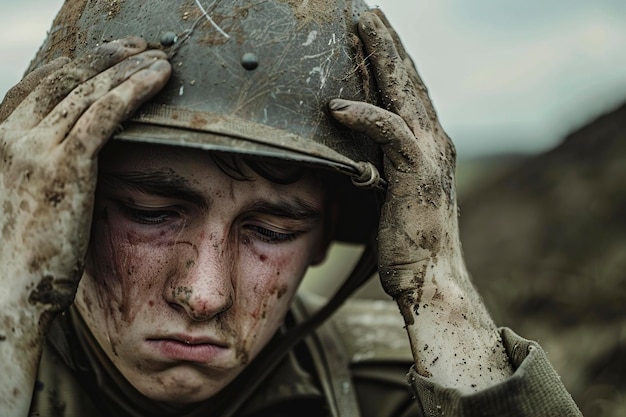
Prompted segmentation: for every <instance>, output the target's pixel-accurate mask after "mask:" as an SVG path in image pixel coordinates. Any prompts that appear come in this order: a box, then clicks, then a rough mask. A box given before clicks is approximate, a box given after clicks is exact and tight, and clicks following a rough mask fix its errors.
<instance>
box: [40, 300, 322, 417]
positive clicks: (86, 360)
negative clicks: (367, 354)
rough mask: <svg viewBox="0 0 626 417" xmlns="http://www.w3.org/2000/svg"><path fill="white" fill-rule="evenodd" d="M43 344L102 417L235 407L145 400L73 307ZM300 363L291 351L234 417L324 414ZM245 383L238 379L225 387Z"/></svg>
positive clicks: (191, 416) (181, 415)
mask: <svg viewBox="0 0 626 417" xmlns="http://www.w3.org/2000/svg"><path fill="white" fill-rule="evenodd" d="M48 341H49V343H50V345H51V346H52V347H53V348H54V350H55V351H56V352H57V353H58V355H59V356H60V357H61V358H62V359H63V361H64V362H65V363H66V365H67V366H68V367H69V368H70V369H72V370H73V371H74V372H75V374H76V375H77V377H78V378H79V379H80V380H81V383H82V384H84V385H85V386H86V387H88V392H89V393H90V395H91V397H92V399H93V401H94V402H95V403H96V405H97V407H98V408H99V409H102V410H107V412H106V413H105V414H107V415H117V416H128V417H144V416H154V417H170V416H178V417H199V416H203V417H207V416H210V415H211V409H212V408H213V407H212V405H214V404H216V403H217V402H223V401H229V402H230V401H237V400H236V399H235V398H233V399H230V398H226V399H225V398H221V397H220V394H219V393H218V394H217V395H216V396H215V397H214V398H211V399H209V400H207V401H205V402H202V403H199V404H194V405H191V406H188V407H185V408H184V409H180V408H174V407H171V406H168V405H166V404H161V403H156V402H154V401H152V400H150V399H148V398H146V397H145V396H143V395H142V394H141V393H139V392H138V391H137V390H136V389H135V388H134V387H133V386H132V385H131V384H130V383H129V382H128V381H127V380H126V379H125V378H124V377H123V376H122V374H121V373H120V372H119V371H118V370H117V368H115V366H114V365H113V364H112V363H111V361H110V360H109V359H108V357H107V356H106V354H105V353H104V351H103V350H102V349H101V347H100V345H99V344H98V343H97V342H96V340H95V338H94V337H93V335H92V333H91V331H90V330H89V329H88V327H87V326H86V324H85V322H84V321H83V319H82V318H81V317H80V314H79V313H78V311H77V310H76V309H75V308H74V307H72V308H70V310H69V311H68V312H66V313H65V314H64V315H62V316H60V317H59V318H58V319H57V320H55V322H54V324H53V326H52V328H51V330H50V332H49V334H48ZM300 362H301V360H299V358H298V357H297V356H296V354H295V353H294V352H293V351H291V352H289V353H288V354H287V355H286V356H285V358H284V359H283V360H282V361H281V362H280V363H279V365H278V366H277V367H276V369H275V370H274V371H273V372H272V373H271V374H270V375H269V376H268V377H267V378H266V381H264V382H263V383H262V384H261V385H260V387H259V388H258V389H257V390H256V392H255V393H253V394H252V396H251V397H250V398H249V399H248V400H247V401H246V403H245V404H241V405H240V406H239V411H237V412H236V415H237V416H241V417H243V416H256V415H263V414H265V411H266V410H270V409H280V408H281V407H289V405H290V404H294V403H300V404H301V403H303V402H304V403H306V404H308V405H309V406H311V407H314V408H318V409H319V410H324V409H325V401H324V398H323V396H322V394H321V393H320V390H319V389H318V388H317V386H316V384H315V382H314V378H313V377H312V376H311V374H310V373H308V372H307V371H306V370H305V369H304V368H303V367H302V366H301V363H300ZM245 383H246V381H241V378H238V379H236V380H235V381H233V382H232V383H231V384H245Z"/></svg>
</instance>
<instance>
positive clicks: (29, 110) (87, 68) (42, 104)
mask: <svg viewBox="0 0 626 417" xmlns="http://www.w3.org/2000/svg"><path fill="white" fill-rule="evenodd" d="M146 48H147V43H146V41H145V40H143V39H142V38H139V37H136V36H133V37H128V38H123V39H119V40H116V41H113V42H108V43H105V44H103V45H100V46H98V47H97V48H95V49H94V50H93V51H92V52H91V53H90V54H88V55H84V56H82V57H80V58H77V59H75V60H74V61H72V62H70V63H69V64H67V65H65V66H63V67H62V68H61V69H60V70H58V71H56V72H54V73H52V74H50V75H49V76H48V77H46V78H45V79H44V80H43V81H42V82H41V84H39V85H38V86H37V88H35V90H34V91H33V92H32V93H31V94H29V95H28V97H26V99H24V101H23V102H22V103H21V104H20V105H19V106H18V108H17V109H16V111H15V112H13V115H12V117H11V121H12V122H13V116H14V115H16V114H19V115H22V117H19V121H17V120H16V123H17V124H18V126H17V127H21V128H30V127H33V126H36V125H37V124H39V122H40V121H41V120H42V119H43V118H44V117H46V116H47V115H48V113H50V111H51V110H52V109H53V108H54V107H55V106H56V105H57V104H58V103H59V102H60V101H61V100H62V99H64V98H65V97H66V96H67V95H68V94H69V93H70V92H71V91H72V90H73V89H74V88H76V87H77V86H78V85H79V84H82V83H84V82H85V81H87V80H88V79H90V78H92V77H94V76H95V75H97V74H99V73H101V72H102V71H104V70H105V69H107V68H109V67H111V66H113V65H115V64H116V63H118V62H120V61H122V60H124V59H125V58H127V57H129V56H131V55H135V54H137V53H139V52H142V51H144V50H145V49H146ZM23 115H29V117H23ZM16 118H17V117H16Z"/></svg>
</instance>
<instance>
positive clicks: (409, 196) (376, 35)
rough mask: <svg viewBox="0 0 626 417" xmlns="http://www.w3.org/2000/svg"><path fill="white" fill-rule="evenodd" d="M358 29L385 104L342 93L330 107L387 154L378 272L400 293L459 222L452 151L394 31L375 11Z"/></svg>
mask: <svg viewBox="0 0 626 417" xmlns="http://www.w3.org/2000/svg"><path fill="white" fill-rule="evenodd" d="M359 33H360V36H361V39H362V41H363V44H364V46H365V49H366V50H365V54H366V56H368V57H369V62H370V65H371V67H370V69H371V70H372V71H373V73H374V75H375V77H376V81H377V85H378V88H379V89H380V92H381V94H382V100H383V104H384V106H385V107H386V109H383V108H380V107H377V106H375V105H372V104H368V103H364V102H354V101H347V100H339V99H337V100H333V101H332V102H331V104H330V108H331V110H332V113H333V115H334V116H335V118H336V119H337V120H339V121H340V122H342V123H343V124H345V125H347V126H349V127H351V128H353V129H355V130H358V131H361V132H363V133H365V134H366V135H367V136H369V137H370V138H372V139H373V140H375V141H376V142H377V143H378V144H380V146H381V148H382V150H383V152H384V155H385V158H384V169H385V177H386V179H387V182H388V188H387V195H386V201H385V204H384V206H383V210H382V217H381V221H380V226H379V235H378V239H379V252H380V255H379V256H380V259H379V262H380V264H379V272H380V273H381V279H382V282H383V286H384V288H385V290H386V291H387V292H388V293H389V294H390V295H391V296H393V297H394V298H397V297H398V296H399V295H400V294H401V293H402V292H405V291H413V290H415V289H418V286H420V285H422V284H423V283H421V282H420V281H421V280H420V279H419V277H417V279H416V277H415V275H416V272H415V268H418V269H421V268H422V266H423V264H424V261H425V260H428V259H435V258H437V257H438V256H440V255H444V254H440V252H441V251H447V250H448V249H449V248H450V246H451V245H454V244H455V243H456V242H451V241H450V239H452V238H454V237H456V226H457V222H456V217H457V215H456V197H455V182H454V167H455V150H454V146H453V144H452V142H451V141H450V139H449V138H448V136H447V135H446V134H445V132H444V131H443V129H442V128H441V127H440V125H439V122H438V120H437V117H436V115H435V112H434V110H433V108H432V105H431V103H430V100H429V98H428V95H427V93H426V89H425V87H424V85H423V84H422V82H421V80H420V78H419V76H418V75H417V72H416V71H415V70H414V67H413V65H412V62H411V61H410V58H408V56H406V54H405V52H404V50H402V49H400V50H398V48H401V44H400V43H399V42H397V43H396V42H394V39H393V37H394V35H395V34H393V33H392V32H390V29H388V28H387V27H386V26H385V24H384V23H383V22H382V21H381V19H380V18H379V17H378V16H377V15H376V12H369V13H366V14H364V15H363V16H362V17H361V20H360V23H359ZM401 54H402V55H403V56H404V59H403V57H402V55H401ZM405 272H408V275H409V276H410V279H409V280H408V281H407V280H406V279H404V275H406V274H405ZM418 275H419V274H418ZM407 286H408V287H407Z"/></svg>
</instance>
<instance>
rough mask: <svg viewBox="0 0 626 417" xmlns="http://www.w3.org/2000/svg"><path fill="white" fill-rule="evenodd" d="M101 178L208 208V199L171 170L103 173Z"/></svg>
mask: <svg viewBox="0 0 626 417" xmlns="http://www.w3.org/2000/svg"><path fill="white" fill-rule="evenodd" d="M101 180H103V181H104V182H105V183H107V184H109V185H111V186H114V187H115V186H120V185H122V186H126V187H130V188H132V189H135V190H138V191H140V192H142V193H145V194H152V195H158V196H161V197H167V198H176V199H179V200H184V201H188V202H190V203H193V204H196V205H198V206H199V207H201V208H203V209H206V208H208V207H209V203H208V201H207V200H206V199H205V198H204V196H203V195H202V194H201V193H200V191H198V190H196V189H195V188H194V187H193V186H192V185H191V184H190V183H189V181H188V180H186V179H185V178H183V177H181V176H179V175H177V174H176V173H175V172H173V171H170V170H164V171H145V172H144V171H134V172H124V173H103V174H102V175H101Z"/></svg>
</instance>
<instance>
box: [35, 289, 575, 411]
mask: <svg viewBox="0 0 626 417" xmlns="http://www.w3.org/2000/svg"><path fill="white" fill-rule="evenodd" d="M305 298H306V297H305ZM315 304H316V301H313V302H311V300H310V298H306V300H305V299H303V297H299V298H298V299H297V300H296V302H295V303H294V308H293V309H292V313H291V315H290V317H289V321H291V322H292V323H297V322H299V321H301V320H304V319H305V318H306V316H307V315H308V314H309V313H310V311H311V310H313V309H315V307H312V305H313V306H314V305H315ZM502 336H503V338H504V342H505V347H506V349H507V352H508V355H509V358H510V360H511V362H512V364H513V365H514V367H515V369H516V372H515V374H514V375H513V376H512V377H511V378H509V379H508V380H507V381H505V382H503V383H501V384H498V385H495V386H493V387H491V388H489V389H487V390H484V391H481V392H479V393H476V394H473V395H461V394H460V393H459V392H458V391H456V390H453V389H448V388H443V387H441V386H438V385H436V384H433V383H432V382H430V381H429V380H428V379H426V378H422V377H421V376H419V375H417V374H416V372H415V370H414V369H413V368H411V364H412V362H413V360H412V356H411V352H410V348H409V346H408V338H407V336H406V333H405V330H404V329H403V322H402V319H401V316H400V315H399V314H398V312H397V307H396V306H395V304H394V303H392V302H387V301H372V300H367V301H365V300H351V301H349V302H348V303H346V304H345V305H344V306H343V307H342V308H341V309H339V310H338V311H337V313H336V314H335V315H334V316H333V317H332V318H331V319H330V320H329V321H327V322H326V323H325V324H324V325H322V326H320V328H318V330H317V331H316V332H315V334H313V335H310V336H309V337H307V338H306V340H305V341H304V342H303V343H300V344H299V345H298V346H297V347H295V348H294V349H292V350H291V351H290V352H289V353H288V354H287V355H286V357H284V358H283V359H282V360H281V361H280V363H279V364H278V366H277V367H276V368H275V369H274V370H273V371H272V372H271V373H270V374H269V375H268V376H267V377H266V378H265V379H264V380H263V381H262V383H261V384H258V386H259V387H258V388H257V389H256V390H255V391H254V392H253V393H252V394H251V395H250V397H249V398H247V399H245V400H242V399H241V398H240V397H239V396H238V395H233V394H232V392H233V390H232V389H230V390H229V391H228V392H227V394H228V397H225V396H224V395H221V394H222V393H220V394H218V395H217V396H216V397H215V398H212V399H210V400H208V401H207V402H205V403H203V404H197V405H193V406H190V407H189V408H188V409H185V410H180V409H170V408H169V407H167V406H164V405H159V404H155V403H154V402H152V401H150V400H148V399H147V398H145V397H143V396H142V395H141V394H139V393H138V392H137V391H136V390H135V389H134V388H133V387H132V386H130V384H128V382H126V381H125V380H124V378H123V377H122V376H121V375H120V374H119V373H118V372H117V370H116V369H115V368H114V367H113V365H112V364H111V363H110V362H109V361H108V359H107V358H106V356H105V355H104V353H103V352H101V351H100V348H99V347H98V346H97V344H96V342H95V341H94V340H93V339H92V337H91V336H90V334H89V332H88V330H87V328H86V327H85V326H84V323H82V322H81V319H80V317H78V314H77V313H76V312H75V311H69V312H68V313H66V314H64V315H63V316H61V317H59V318H58V319H57V321H56V322H55V323H54V325H53V327H52V330H51V332H50V333H49V336H48V339H47V343H46V345H45V349H44V353H43V356H42V360H41V364H40V368H39V374H38V382H37V386H36V392H35V395H34V398H33V404H32V408H31V415H32V416H45V417H48V416H50V417H51V416H54V417H70V416H81V417H82V416H94V417H97V416H107V417H108V416H120V417H121V416H124V417H126V416H133V417H135V416H151V417H160V416H174V415H175V416H185V417H195V416H210V415H220V416H223V415H224V413H225V414H230V413H231V412H232V413H234V414H232V415H234V416H237V417H262V416H274V417H280V416H293V415H298V416H299V417H307V416H341V417H345V416H359V415H360V416H363V417H374V416H376V417H385V416H389V417H391V416H395V417H402V416H450V415H454V416H503V415H506V416H575V415H580V412H579V411H578V409H577V407H576V405H575V404H574V402H573V401H572V399H571V397H570V395H569V394H568V393H567V391H566V390H565V388H564V387H563V385H562V383H561V382H560V380H559V377H558V375H557V374H556V373H555V372H554V370H553V369H552V367H551V365H550V364H549V362H548V360H547V358H546V356H545V354H544V352H543V351H542V350H541V348H540V347H539V346H538V345H537V344H536V343H533V342H529V341H527V340H524V339H521V338H520V337H519V336H517V335H516V334H515V333H513V332H512V331H511V330H508V329H502ZM409 369H410V371H409V375H408V382H409V384H407V371H408V370H409ZM233 384H241V386H244V385H246V381H241V380H235V382H233ZM235 392H236V390H235ZM216 410H220V412H219V414H215V412H216Z"/></svg>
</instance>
